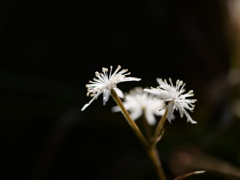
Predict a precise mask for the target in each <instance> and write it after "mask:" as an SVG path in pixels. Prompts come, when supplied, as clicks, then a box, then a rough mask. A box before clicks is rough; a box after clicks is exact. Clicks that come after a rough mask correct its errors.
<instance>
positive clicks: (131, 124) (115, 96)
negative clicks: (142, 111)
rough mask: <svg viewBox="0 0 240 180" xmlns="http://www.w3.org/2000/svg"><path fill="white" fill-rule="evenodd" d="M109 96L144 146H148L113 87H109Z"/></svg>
mask: <svg viewBox="0 0 240 180" xmlns="http://www.w3.org/2000/svg"><path fill="white" fill-rule="evenodd" d="M111 96H112V98H113V99H114V100H115V102H116V103H117V105H118V106H119V107H120V109H121V112H122V114H123V115H124V117H125V118H126V120H127V122H128V124H129V125H130V126H131V127H132V129H133V131H134V132H135V133H136V135H137V137H138V138H139V140H140V141H141V142H142V144H143V145H144V147H146V148H149V143H148V142H147V140H146V138H145V137H144V136H143V134H142V132H141V131H140V129H139V128H138V126H137V124H136V123H135V122H134V121H133V120H132V118H131V116H130V114H129V113H128V111H127V110H126V109H125V107H124V105H123V103H122V101H121V99H120V98H119V97H118V95H117V93H116V92H115V91H114V90H113V89H111Z"/></svg>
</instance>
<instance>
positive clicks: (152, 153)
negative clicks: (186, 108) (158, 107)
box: [111, 89, 166, 180]
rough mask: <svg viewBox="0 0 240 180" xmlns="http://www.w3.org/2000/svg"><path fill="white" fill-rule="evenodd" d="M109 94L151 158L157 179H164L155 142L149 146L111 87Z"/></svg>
mask: <svg viewBox="0 0 240 180" xmlns="http://www.w3.org/2000/svg"><path fill="white" fill-rule="evenodd" d="M111 96H112V98H113V99H114V101H115V102H116V103H117V105H118V106H119V107H120V109H121V112H122V114H123V115H124V117H125V119H126V120H127V122H128V124H129V125H130V126H131V128H132V129H133V131H134V132H135V134H136V135H137V137H138V139H139V140H140V141H141V143H142V144H143V146H144V148H145V150H146V151H147V154H148V156H149V158H150V159H151V161H152V163H153V165H154V167H155V169H156V172H157V175H158V177H159V180H166V176H165V173H164V171H163V169H162V166H161V162H160V159H159V155H158V150H157V148H156V143H155V144H153V145H151V146H150V143H149V142H148V141H147V140H146V138H145V137H144V135H143V134H142V132H141V130H140V129H139V128H138V126H137V124H136V123H135V122H134V121H133V120H132V118H131V116H130V114H129V113H128V111H127V110H126V108H125V107H124V105H123V103H122V101H121V99H120V98H119V97H118V95H117V93H116V92H115V91H114V90H113V89H111ZM165 114H166V113H165ZM165 120H166V115H165Z"/></svg>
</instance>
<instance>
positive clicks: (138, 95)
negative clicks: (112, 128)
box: [112, 87, 165, 125]
mask: <svg viewBox="0 0 240 180" xmlns="http://www.w3.org/2000/svg"><path fill="white" fill-rule="evenodd" d="M123 104H124V107H125V108H126V109H127V110H128V111H129V113H130V116H131V117H132V119H133V120H136V119H138V118H139V117H140V116H142V115H143V114H144V115H145V117H146V120H147V122H148V124H150V125H154V124H156V119H155V116H154V115H157V116H162V115H163V114H164V112H165V110H164V109H163V110H159V108H163V107H165V103H164V101H162V100H160V99H156V98H155V99H153V95H152V94H149V93H147V92H144V91H143V89H142V88H141V87H136V88H134V89H133V90H131V91H130V93H129V94H126V95H125V97H124V102H123ZM112 111H114V112H118V111H120V108H119V107H118V106H115V107H113V108H112Z"/></svg>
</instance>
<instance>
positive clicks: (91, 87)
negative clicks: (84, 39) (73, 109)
mask: <svg viewBox="0 0 240 180" xmlns="http://www.w3.org/2000/svg"><path fill="white" fill-rule="evenodd" d="M112 68H113V67H112V66H110V72H109V74H108V68H104V67H103V68H102V73H99V72H95V75H96V78H95V77H94V78H93V81H89V83H90V84H87V85H86V87H87V91H88V92H87V96H91V97H93V98H92V99H91V100H90V101H89V103H87V104H85V105H84V106H83V108H82V109H81V110H82V111H83V110H85V109H86V108H87V107H88V106H89V105H90V104H91V103H92V102H93V100H95V99H97V98H98V96H99V95H100V94H102V93H103V105H105V104H106V102H107V101H108V99H109V96H110V94H111V89H114V90H115V91H116V93H117V95H118V96H119V97H121V98H123V93H122V91H121V90H120V89H118V88H117V86H116V85H117V84H118V83H120V82H126V81H140V80H141V79H140V78H134V77H126V75H129V74H130V72H128V70H127V69H123V70H121V71H119V70H120V69H121V66H120V65H119V66H118V67H117V69H116V70H115V71H114V73H112Z"/></svg>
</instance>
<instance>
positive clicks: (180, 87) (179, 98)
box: [144, 78, 197, 124]
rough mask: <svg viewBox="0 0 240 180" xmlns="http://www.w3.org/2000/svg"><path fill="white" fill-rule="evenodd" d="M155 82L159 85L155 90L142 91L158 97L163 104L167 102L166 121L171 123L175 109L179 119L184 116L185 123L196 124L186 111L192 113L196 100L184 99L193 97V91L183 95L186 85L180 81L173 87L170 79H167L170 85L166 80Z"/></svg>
mask: <svg viewBox="0 0 240 180" xmlns="http://www.w3.org/2000/svg"><path fill="white" fill-rule="evenodd" d="M157 82H158V84H159V86H158V87H157V88H151V89H144V91H146V92H149V93H151V94H154V95H156V96H158V97H159V98H160V99H162V100H164V101H165V102H169V103H168V113H167V119H168V121H169V122H170V123H171V120H172V117H173V112H174V110H175V109H176V110H177V111H179V113H180V116H181V118H182V117H183V116H184V115H185V116H186V117H187V122H189V121H190V122H191V123H192V124H196V123H197V122H196V121H194V120H193V119H192V118H191V116H190V115H189V114H188V112H187V111H186V110H190V111H193V109H194V107H195V106H194V105H193V103H195V102H196V101H197V100H196V99H186V98H188V97H192V96H194V94H193V90H191V91H189V92H188V93H185V94H183V93H184V92H185V89H184V86H185V85H186V84H185V83H183V81H180V80H177V81H176V86H174V85H173V83H172V80H171V78H169V82H170V85H169V84H168V82H167V80H166V79H165V80H164V81H163V80H162V79H159V78H157Z"/></svg>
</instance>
